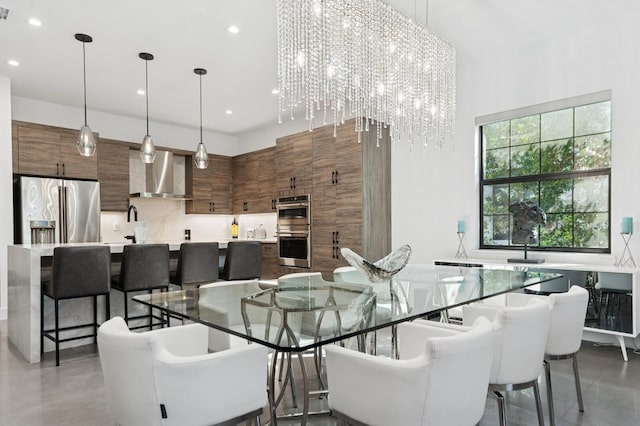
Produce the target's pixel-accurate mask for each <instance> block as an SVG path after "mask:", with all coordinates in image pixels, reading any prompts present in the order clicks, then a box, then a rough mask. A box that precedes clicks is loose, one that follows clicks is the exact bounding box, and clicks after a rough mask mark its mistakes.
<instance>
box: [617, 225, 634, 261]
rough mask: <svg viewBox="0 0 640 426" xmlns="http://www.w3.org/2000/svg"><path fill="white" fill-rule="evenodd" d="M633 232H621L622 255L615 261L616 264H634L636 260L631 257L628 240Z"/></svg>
mask: <svg viewBox="0 0 640 426" xmlns="http://www.w3.org/2000/svg"><path fill="white" fill-rule="evenodd" d="M632 235H633V234H632V233H631V232H621V233H620V236H622V241H624V249H623V250H622V256H620V259H618V261H617V262H616V266H631V267H635V266H636V261H635V260H634V259H633V255H632V254H631V248H630V247H629V242H630V241H631V236H632Z"/></svg>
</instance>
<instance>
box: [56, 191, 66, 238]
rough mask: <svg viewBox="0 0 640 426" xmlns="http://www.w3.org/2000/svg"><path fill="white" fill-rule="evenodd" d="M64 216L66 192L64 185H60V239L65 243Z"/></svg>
mask: <svg viewBox="0 0 640 426" xmlns="http://www.w3.org/2000/svg"><path fill="white" fill-rule="evenodd" d="M63 217H64V193H63V186H62V185H58V241H59V242H61V243H64V242H65V241H64V237H63V235H64V229H63V227H64V223H63V222H62V218H63Z"/></svg>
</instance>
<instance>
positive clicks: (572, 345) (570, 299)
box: [507, 285, 589, 426]
mask: <svg viewBox="0 0 640 426" xmlns="http://www.w3.org/2000/svg"><path fill="white" fill-rule="evenodd" d="M532 298H537V299H540V300H543V301H546V302H547V303H548V304H549V306H550V307H551V323H550V328H549V334H548V336H547V344H546V347H545V355H544V357H545V360H544V370H545V376H546V382H547V402H548V405H549V423H551V425H552V426H553V425H554V424H555V413H554V409H553V392H552V388H551V366H550V364H549V361H551V360H561V359H571V360H572V366H573V376H574V381H575V386H576V395H577V397H578V409H579V410H580V411H581V412H583V411H584V404H583V402H582V390H581V388H580V374H579V373H578V357H577V354H578V350H580V344H581V343H582V329H583V327H584V319H585V316H586V314H587V304H588V303H589V292H588V291H587V290H586V289H584V288H583V287H580V286H577V285H574V286H572V287H571V288H570V289H569V291H568V292H565V293H553V294H551V295H549V296H536V295H529V294H519V293H513V294H508V295H507V304H508V305H509V306H523V305H525V304H527V303H528V302H529V300H531V299H532Z"/></svg>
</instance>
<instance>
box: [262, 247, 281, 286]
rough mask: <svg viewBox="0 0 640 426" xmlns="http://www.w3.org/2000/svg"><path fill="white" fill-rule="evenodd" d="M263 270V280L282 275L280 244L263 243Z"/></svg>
mask: <svg viewBox="0 0 640 426" xmlns="http://www.w3.org/2000/svg"><path fill="white" fill-rule="evenodd" d="M261 247H262V270H261V272H260V278H261V279H263V280H273V279H276V278H278V277H279V276H281V275H282V274H281V273H280V265H278V244H273V243H262V244H261Z"/></svg>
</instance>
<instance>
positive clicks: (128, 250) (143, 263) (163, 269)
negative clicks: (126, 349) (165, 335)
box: [111, 244, 169, 330]
mask: <svg viewBox="0 0 640 426" xmlns="http://www.w3.org/2000/svg"><path fill="white" fill-rule="evenodd" d="M111 287H112V288H113V289H115V290H118V291H121V292H123V293H124V320H125V322H126V323H127V324H129V320H134V319H141V318H149V324H148V325H142V326H137V327H131V329H132V330H134V329H138V328H144V327H149V330H151V329H153V326H155V325H161V326H164V324H165V323H166V319H165V318H164V317H163V316H160V317H159V316H154V315H153V311H152V309H151V307H149V313H148V314H147V315H137V316H129V304H128V303H129V300H128V299H129V293H131V292H138V291H146V292H147V293H149V294H151V293H152V292H153V290H156V289H158V290H161V291H167V290H168V288H169V245H168V244H130V245H126V246H124V250H123V252H122V263H121V265H120V275H119V276H117V277H113V279H112V281H111ZM154 318H155V319H158V320H160V322H159V323H155V324H154V323H153V320H154Z"/></svg>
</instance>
